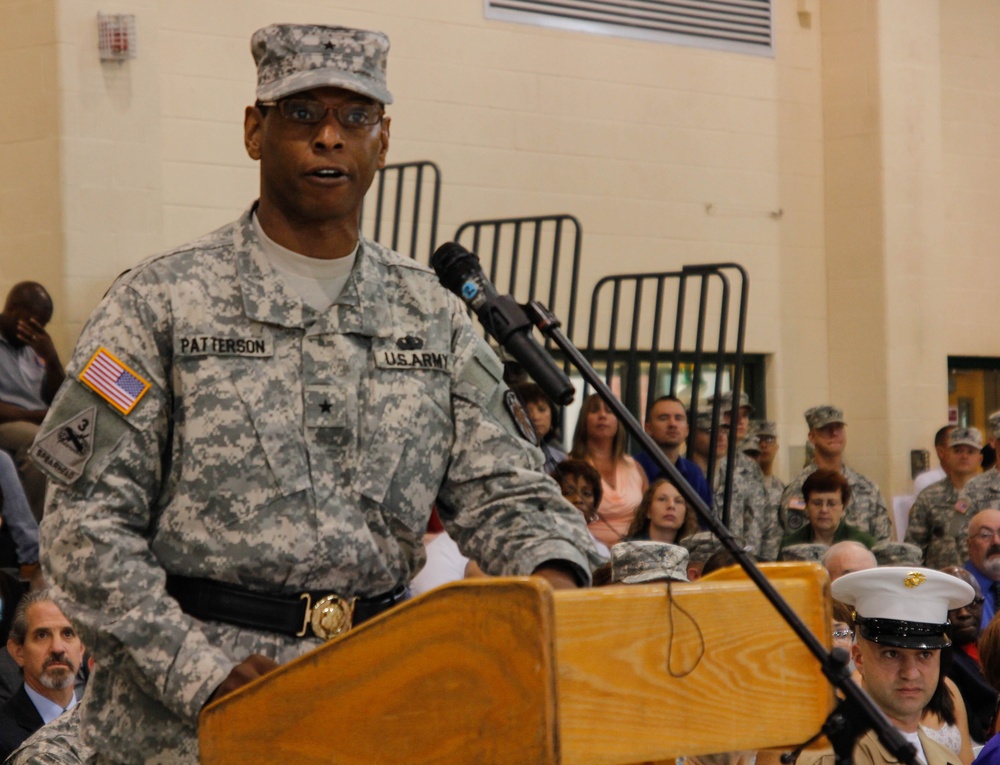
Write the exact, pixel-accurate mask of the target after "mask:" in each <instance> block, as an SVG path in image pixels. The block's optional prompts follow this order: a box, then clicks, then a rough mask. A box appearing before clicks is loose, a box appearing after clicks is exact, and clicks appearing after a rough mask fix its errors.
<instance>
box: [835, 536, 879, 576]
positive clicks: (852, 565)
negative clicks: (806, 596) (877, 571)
mask: <svg viewBox="0 0 1000 765" xmlns="http://www.w3.org/2000/svg"><path fill="white" fill-rule="evenodd" d="M821 563H822V564H823V568H825V569H826V571H827V573H828V574H829V575H830V581H831V582H835V581H837V580H838V579H840V577H842V576H843V575H844V574H853V573H854V572H855V571H865V570H867V569H870V568H875V567H877V566H878V561H877V560H875V556H874V555H873V554H872V551H871V550H869V549H868V548H867V547H865V546H864V545H863V544H861V543H860V542H837V543H836V544H833V545H830V547H829V548H828V549H827V551H826V552H825V553H824V554H823V560H822V561H821Z"/></svg>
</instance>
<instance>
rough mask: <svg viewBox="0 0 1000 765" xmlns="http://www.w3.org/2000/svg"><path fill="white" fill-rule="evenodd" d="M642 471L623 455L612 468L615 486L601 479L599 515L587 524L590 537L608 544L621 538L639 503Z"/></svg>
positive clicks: (629, 458)
mask: <svg viewBox="0 0 1000 765" xmlns="http://www.w3.org/2000/svg"><path fill="white" fill-rule="evenodd" d="M642 478H643V472H642V468H641V467H639V464H638V463H637V462H636V461H635V460H634V459H632V458H631V457H628V456H626V457H624V458H623V459H622V461H621V462H619V463H618V467H617V468H616V469H615V483H616V484H617V487H618V488H616V489H613V488H611V486H609V485H608V482H607V481H605V480H604V479H603V478H602V479H601V504H600V506H599V507H598V508H597V512H598V513H600V514H601V517H600V518H598V519H597V520H596V521H594V522H593V523H591V524H589V525H588V526H587V528H588V529H590V533H591V534H593V535H594V538H595V539H597V540H598V541H600V542H603V543H604V544H606V545H607V546H608V547H611V545H613V544H616V543H617V542H621V541H622V537H623V536H625V532H626V531H628V527H629V524H631V523H632V516H633V515H635V509H636V508H637V507H638V506H639V503H640V502H642Z"/></svg>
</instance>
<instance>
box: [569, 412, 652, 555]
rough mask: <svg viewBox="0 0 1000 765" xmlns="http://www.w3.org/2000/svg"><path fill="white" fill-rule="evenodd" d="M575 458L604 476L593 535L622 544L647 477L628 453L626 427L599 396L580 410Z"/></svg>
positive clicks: (602, 477) (593, 525)
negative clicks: (626, 448) (588, 464)
mask: <svg viewBox="0 0 1000 765" xmlns="http://www.w3.org/2000/svg"><path fill="white" fill-rule="evenodd" d="M571 456H572V457H573V459H578V460H584V461H586V462H589V463H590V464H591V465H593V466H594V467H595V468H596V469H597V472H598V473H599V474H600V476H601V503H600V504H599V505H598V506H597V520H596V521H593V522H592V523H590V524H589V526H588V527H589V528H590V532H591V534H593V535H594V537H596V538H597V539H598V540H600V541H601V542H603V543H604V544H605V545H607V546H608V547H611V545H613V544H615V543H617V542H620V541H621V540H622V539H623V538H624V536H625V532H626V531H627V529H628V525H629V523H630V522H631V521H632V516H633V514H634V513H635V509H636V508H637V507H638V506H639V503H640V502H641V501H642V493H643V492H644V491H645V490H646V474H645V473H644V472H643V471H642V468H640V467H639V464H638V463H637V462H636V461H635V460H634V459H632V458H631V457H629V456H628V455H627V454H625V428H624V427H623V426H622V424H621V423H620V422H618V418H617V417H615V415H614V414H613V413H612V412H611V410H610V409H608V406H607V404H605V403H604V401H603V400H602V399H601V397H600V396H599V395H597V394H596V393H594V394H592V395H590V396H588V397H587V398H586V399H585V400H584V402H583V406H582V407H581V408H580V418H579V419H578V420H577V422H576V431H575V432H574V433H573V449H572V451H571Z"/></svg>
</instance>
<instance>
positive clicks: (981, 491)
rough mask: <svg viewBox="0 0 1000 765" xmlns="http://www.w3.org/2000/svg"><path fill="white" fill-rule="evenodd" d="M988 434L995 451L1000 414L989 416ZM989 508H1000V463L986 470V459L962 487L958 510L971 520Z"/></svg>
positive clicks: (995, 413) (999, 428)
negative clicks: (978, 470) (981, 469)
mask: <svg viewBox="0 0 1000 765" xmlns="http://www.w3.org/2000/svg"><path fill="white" fill-rule="evenodd" d="M987 432H988V433H989V437H990V438H989V445H990V446H991V447H992V448H993V449H994V450H995V449H996V447H997V443H998V438H1000V412H994V413H993V414H991V415H990V416H989V424H988V426H987ZM987 507H1000V463H998V464H994V465H993V467H991V468H986V466H985V457H984V461H983V472H982V473H980V474H979V475H976V476H973V477H972V478H970V479H969V480H968V481H967V482H966V484H965V486H963V487H962V491H961V492H959V495H958V504H957V505H956V509H957V510H958V512H960V513H962V514H963V515H964V516H965V517H966V518H967V519H969V520H971V519H972V517H973V516H974V515H975V514H976V513H978V512H979V511H980V510H982V509H984V508H987ZM959 550H961V547H959ZM984 594H985V593H984Z"/></svg>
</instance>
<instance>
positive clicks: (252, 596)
mask: <svg viewBox="0 0 1000 765" xmlns="http://www.w3.org/2000/svg"><path fill="white" fill-rule="evenodd" d="M167 592H168V593H169V594H170V596H171V597H172V598H174V599H175V600H176V601H177V602H178V603H179V604H180V607H181V610H182V611H184V613H186V614H189V615H190V616H193V617H195V618H196V619H201V620H203V621H218V622H226V623H228V624H234V625H236V626H237V627H246V628H248V629H254V630H264V631H266V632H280V633H282V634H285V635H293V636H295V637H307V636H308V628H309V627H311V628H312V633H313V635H315V636H316V637H320V638H323V639H329V638H332V637H335V636H336V635H339V634H340V633H341V632H346V631H347V630H349V629H350V628H351V626H352V625H358V624H361V623H362V622H364V621H366V620H368V619H371V618H372V617H373V616H377V615H378V614H380V613H382V612H383V611H385V610H386V609H388V608H391V607H392V606H394V605H395V604H396V603H399V602H400V601H401V600H403V598H405V597H406V586H405V585H402V584H400V585H397V586H396V587H395V589H393V590H392V591H391V592H387V593H385V594H383V595H378V596H376V597H374V598H344V597H342V596H340V595H337V594H336V593H331V592H303V593H300V594H298V595H265V594H264V593H261V592H254V591H253V590H247V589H245V588H243V587H240V586H238V585H235V584H226V583H223V582H215V581H212V580H211V579H195V578H193V577H188V576H175V575H169V576H167Z"/></svg>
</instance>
